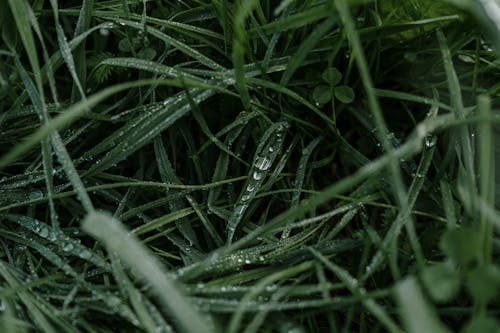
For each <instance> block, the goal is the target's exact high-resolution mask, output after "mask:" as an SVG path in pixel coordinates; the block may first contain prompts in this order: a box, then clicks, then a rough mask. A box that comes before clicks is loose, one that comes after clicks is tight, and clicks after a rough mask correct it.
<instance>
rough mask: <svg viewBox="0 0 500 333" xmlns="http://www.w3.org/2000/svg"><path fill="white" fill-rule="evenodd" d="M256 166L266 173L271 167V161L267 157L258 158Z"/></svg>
mask: <svg viewBox="0 0 500 333" xmlns="http://www.w3.org/2000/svg"><path fill="white" fill-rule="evenodd" d="M254 165H255V167H256V168H257V169H259V170H262V171H265V170H268V169H269V167H270V166H271V160H270V159H268V158H265V157H257V159H256V160H255V164H254Z"/></svg>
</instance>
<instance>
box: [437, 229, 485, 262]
mask: <svg viewBox="0 0 500 333" xmlns="http://www.w3.org/2000/svg"><path fill="white" fill-rule="evenodd" d="M478 244H479V236H478V233H477V230H475V229H474V228H470V227H469V228H456V229H450V230H448V231H446V233H445V234H444V235H443V238H442V239H441V242H440V244H439V245H440V247H441V250H443V252H444V253H445V254H446V255H447V256H448V257H450V258H451V259H453V260H454V261H455V262H456V263H458V264H459V265H460V266H462V267H467V266H468V265H469V264H470V263H472V261H474V260H475V259H477V258H478Z"/></svg>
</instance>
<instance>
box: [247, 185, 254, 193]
mask: <svg viewBox="0 0 500 333" xmlns="http://www.w3.org/2000/svg"><path fill="white" fill-rule="evenodd" d="M253 190H255V184H248V185H247V191H248V192H253Z"/></svg>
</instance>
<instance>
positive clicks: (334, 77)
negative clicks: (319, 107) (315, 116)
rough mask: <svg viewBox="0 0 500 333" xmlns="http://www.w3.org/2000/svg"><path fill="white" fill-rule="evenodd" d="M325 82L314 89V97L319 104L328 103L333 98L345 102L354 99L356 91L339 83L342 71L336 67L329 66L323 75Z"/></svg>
mask: <svg viewBox="0 0 500 333" xmlns="http://www.w3.org/2000/svg"><path fill="white" fill-rule="evenodd" d="M321 77H322V78H323V81H324V82H325V84H319V85H318V86H316V87H315V88H314V90H313V96H312V97H313V99H314V101H315V102H316V103H318V104H326V103H328V102H329V101H330V100H332V98H335V99H337V100H339V101H340V102H342V103H344V104H349V103H352V101H354V97H355V95H354V91H353V90H352V88H351V87H349V86H346V85H339V83H340V81H341V80H342V73H340V71H339V70H338V69H337V68H335V67H329V68H327V69H325V70H324V71H323V74H322V75H321Z"/></svg>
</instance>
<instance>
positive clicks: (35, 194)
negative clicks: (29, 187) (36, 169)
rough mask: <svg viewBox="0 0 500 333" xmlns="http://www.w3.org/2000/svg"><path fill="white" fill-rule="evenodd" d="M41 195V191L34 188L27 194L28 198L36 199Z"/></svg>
mask: <svg viewBox="0 0 500 333" xmlns="http://www.w3.org/2000/svg"><path fill="white" fill-rule="evenodd" d="M42 197H43V193H42V191H40V190H34V191H32V192H30V194H29V198H30V200H36V199H40V198H42Z"/></svg>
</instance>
